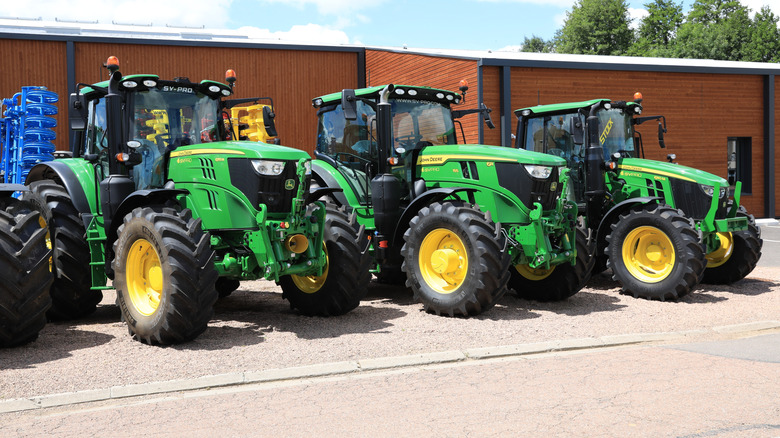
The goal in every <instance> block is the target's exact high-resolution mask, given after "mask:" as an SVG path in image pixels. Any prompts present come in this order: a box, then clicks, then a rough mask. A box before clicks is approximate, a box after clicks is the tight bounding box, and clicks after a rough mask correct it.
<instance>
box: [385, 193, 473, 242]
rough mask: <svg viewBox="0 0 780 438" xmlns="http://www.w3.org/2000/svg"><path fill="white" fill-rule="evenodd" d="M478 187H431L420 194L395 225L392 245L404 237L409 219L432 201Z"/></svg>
mask: <svg viewBox="0 0 780 438" xmlns="http://www.w3.org/2000/svg"><path fill="white" fill-rule="evenodd" d="M476 191H477V189H473V188H466V187H445V188H438V189H431V190H428V191H425V192H423V193H422V194H421V195H420V196H418V197H416V198H414V200H413V201H412V202H411V203H410V204H409V205H408V206H407V207H406V209H405V210H404V212H403V213H401V218H400V219H399V220H398V224H396V226H395V232H394V233H393V236H392V241H391V242H390V246H391V247H392V246H393V245H395V242H397V241H399V239H403V236H404V232H405V231H406V228H407V227H408V226H409V221H410V220H412V218H413V217H415V216H416V215H417V213H418V212H419V211H420V210H421V209H422V208H423V207H425V206H426V205H430V204H431V203H432V202H438V201H441V200H443V199H445V198H447V197H449V196H452V195H454V194H456V193H459V192H467V193H474V192H476Z"/></svg>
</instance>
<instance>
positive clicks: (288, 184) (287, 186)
mask: <svg viewBox="0 0 780 438" xmlns="http://www.w3.org/2000/svg"><path fill="white" fill-rule="evenodd" d="M284 188H285V189H287V190H292V189H294V188H295V180H294V179H288V180H287V181H285V182H284Z"/></svg>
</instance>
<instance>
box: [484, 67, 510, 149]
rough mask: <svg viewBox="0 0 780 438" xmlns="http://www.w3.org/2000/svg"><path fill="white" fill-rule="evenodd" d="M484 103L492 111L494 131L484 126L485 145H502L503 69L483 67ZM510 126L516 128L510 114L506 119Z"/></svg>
mask: <svg viewBox="0 0 780 438" xmlns="http://www.w3.org/2000/svg"><path fill="white" fill-rule="evenodd" d="M482 87H483V88H482V102H483V103H484V104H485V106H487V107H488V108H490V109H492V110H493V112H491V113H490V117H491V119H492V120H493V124H494V125H496V127H495V128H494V129H489V128H488V127H487V126H485V125H483V126H482V134H483V135H482V137H483V140H484V141H483V143H484V144H492V145H501V69H500V68H499V67H482ZM506 120H507V121H508V123H509V124H510V126H514V123H515V122H514V120H515V117H514V115H513V114H509V115H508V117H507V118H506Z"/></svg>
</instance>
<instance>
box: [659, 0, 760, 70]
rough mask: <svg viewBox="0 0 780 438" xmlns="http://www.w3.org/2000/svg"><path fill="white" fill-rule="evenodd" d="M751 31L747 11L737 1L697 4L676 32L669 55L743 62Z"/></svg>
mask: <svg viewBox="0 0 780 438" xmlns="http://www.w3.org/2000/svg"><path fill="white" fill-rule="evenodd" d="M751 27H752V21H751V20H750V9H749V8H747V7H746V6H743V5H742V4H740V2H739V1H737V0H696V1H695V2H694V3H693V6H692V8H691V11H690V12H689V13H688V17H687V19H686V21H685V22H684V23H683V24H682V25H681V26H680V28H679V30H678V32H677V38H676V39H675V42H674V46H673V48H672V50H671V55H672V56H673V57H677V58H696V59H720V60H732V61H739V60H742V59H743V47H744V46H746V45H747V43H748V41H749V40H750V32H751Z"/></svg>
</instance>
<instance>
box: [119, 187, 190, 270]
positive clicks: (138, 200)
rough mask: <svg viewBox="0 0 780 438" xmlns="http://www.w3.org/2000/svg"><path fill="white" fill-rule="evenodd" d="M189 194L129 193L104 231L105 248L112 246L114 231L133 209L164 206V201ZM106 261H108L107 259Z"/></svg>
mask: <svg viewBox="0 0 780 438" xmlns="http://www.w3.org/2000/svg"><path fill="white" fill-rule="evenodd" d="M189 193H190V192H189V190H185V189H173V188H163V189H153V190H138V191H135V192H133V193H131V194H130V196H128V197H127V198H125V200H124V201H122V203H121V204H119V208H117V210H116V214H114V218H113V219H114V220H112V221H111V225H110V228H109V229H108V230H106V248H111V247H112V246H113V244H114V241H115V240H116V237H117V235H116V230H117V229H119V225H121V224H122V223H123V219H124V217H125V216H127V214H128V213H130V212H131V211H133V209H134V208H136V207H145V206H149V205H160V204H164V203H165V202H166V201H170V200H175V199H176V197H177V196H179V195H188V194H189ZM106 259H107V260H108V257H106Z"/></svg>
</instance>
